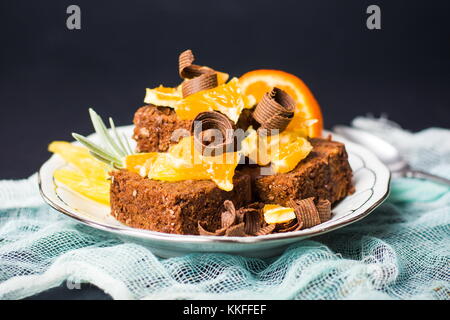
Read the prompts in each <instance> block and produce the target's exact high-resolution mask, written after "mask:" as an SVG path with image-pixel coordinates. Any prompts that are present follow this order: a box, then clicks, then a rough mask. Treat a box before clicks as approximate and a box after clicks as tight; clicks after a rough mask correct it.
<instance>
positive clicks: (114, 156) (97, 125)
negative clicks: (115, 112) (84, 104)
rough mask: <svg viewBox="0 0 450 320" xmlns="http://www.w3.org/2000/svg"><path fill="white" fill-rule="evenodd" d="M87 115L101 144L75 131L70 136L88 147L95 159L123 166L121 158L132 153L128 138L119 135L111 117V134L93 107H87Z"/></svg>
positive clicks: (118, 166)
mask: <svg viewBox="0 0 450 320" xmlns="http://www.w3.org/2000/svg"><path fill="white" fill-rule="evenodd" d="M89 115H90V117H91V121H92V125H93V126H94V129H95V132H96V133H97V134H98V136H99V137H100V140H101V142H102V145H99V144H97V143H95V142H93V141H91V140H89V139H88V138H86V137H84V136H82V135H80V134H77V133H72V136H73V137H74V138H75V139H76V140H77V141H79V142H80V143H81V144H82V145H84V146H85V147H86V148H88V150H89V152H90V153H91V154H92V156H94V157H95V158H96V159H98V160H100V161H102V162H105V163H107V164H108V165H111V166H113V167H115V168H123V158H124V157H126V156H127V155H130V154H133V153H134V152H133V150H132V149H131V147H130V144H129V143H128V139H127V138H126V137H125V135H123V136H122V137H121V136H120V135H119V133H118V132H117V130H116V126H115V125H114V121H113V120H112V119H111V118H109V124H110V125H111V132H112V134H113V136H112V135H111V134H110V132H109V131H108V129H107V127H106V125H105V123H104V122H103V120H102V118H101V117H100V116H99V115H98V114H97V113H96V112H95V111H94V110H93V109H89Z"/></svg>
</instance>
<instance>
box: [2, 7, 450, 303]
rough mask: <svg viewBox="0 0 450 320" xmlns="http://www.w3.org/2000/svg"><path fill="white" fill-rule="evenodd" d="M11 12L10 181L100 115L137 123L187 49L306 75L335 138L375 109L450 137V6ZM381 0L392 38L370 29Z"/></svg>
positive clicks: (234, 66) (6, 112)
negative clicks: (70, 23) (371, 11)
mask: <svg viewBox="0 0 450 320" xmlns="http://www.w3.org/2000/svg"><path fill="white" fill-rule="evenodd" d="M0 3H1V4H0V36H1V37H0V46H1V50H0V58H1V59H0V134H1V137H2V144H3V145H2V148H1V153H0V154H1V156H0V178H1V179H5V178H24V177H27V176H29V175H31V174H32V173H33V172H35V171H36V170H37V169H38V168H39V166H40V165H41V164H42V163H43V162H44V161H45V160H46V159H47V158H48V156H49V154H48V152H47V151H46V148H47V144H48V143H49V142H51V141H52V140H71V136H70V133H71V132H72V131H76V132H79V133H81V134H88V133H90V132H91V131H92V129H91V127H90V121H89V118H88V113H87V108H88V107H93V108H95V109H96V111H98V112H99V113H100V114H102V115H104V116H112V117H113V118H114V119H115V121H116V124H118V125H126V124H130V123H131V120H132V117H133V113H134V111H135V110H136V109H137V108H138V107H140V106H141V105H142V104H143V102H142V101H143V97H144V93H145V88H146V87H155V86H157V85H159V84H165V85H176V84H177V83H178V82H179V81H180V79H179V78H178V75H177V58H178V54H179V52H180V51H182V50H184V49H187V48H191V49H193V50H194V53H195V54H196V56H197V58H198V60H197V62H198V63H200V64H205V65H209V66H211V67H214V68H217V69H218V70H224V71H226V72H228V73H230V74H231V75H233V76H240V75H241V74H243V73H245V72H247V71H249V70H253V69H260V68H272V69H281V70H285V71H288V72H290V73H293V74H296V75H297V76H299V77H301V78H302V79H303V80H304V81H305V82H306V83H307V84H308V85H309V87H310V88H311V90H312V91H313V93H314V94H315V96H316V98H317V100H318V101H319V103H320V105H321V106H322V109H323V113H324V116H325V126H326V127H327V128H331V127H332V126H333V125H335V124H338V123H349V122H350V121H351V120H352V119H353V118H354V117H355V116H357V115H365V114H368V113H371V114H374V115H376V116H379V115H381V114H387V115H388V116H389V118H390V119H392V120H394V121H396V122H398V123H399V124H400V125H401V126H403V127H405V128H407V129H410V130H414V131H416V130H421V129H425V128H428V127H431V126H438V127H446V128H449V127H450V97H449V95H450V90H449V89H450V26H449V25H450V24H449V19H448V17H449V14H450V2H449V1H448V0H442V1H439V0H433V1H411V0H409V1H401V0H389V1H380V0H378V1H364V0H346V1H337V0H336V1H325V0H315V1H298V0H297V1H294V0H292V1H281V0H279V1H263V0H259V1H246V2H244V1H243V0H227V1H182V0H165V1H162V0H161V1H148V0H147V1H144V0H141V1H138V0H128V1H98V0H96V1H93V0H76V1H65V0H53V1H50V0H47V1H23V0H1V2H0ZM70 4H77V5H79V6H80V7H81V20H82V29H81V30H75V31H71V30H68V29H67V28H66V18H67V16H68V15H67V14H66V8H67V7H68V6H69V5H70ZM370 4H377V5H379V6H380V7H381V11H382V30H374V31H371V30H368V29H367V28H366V18H367V14H366V8H367V6H368V5H370ZM58 290H62V291H63V292H66V290H65V289H63V287H62V288H60V289H58ZM83 292H84V291H83ZM88 292H89V290H88ZM72 295H73V294H72ZM63 296H64V295H62V296H60V293H59V291H56V293H53V294H52V293H50V296H46V295H44V296H43V297H53V298H57V297H63ZM74 297H83V295H80V293H76V294H75V296H74ZM93 297H98V293H95V292H94V296H93Z"/></svg>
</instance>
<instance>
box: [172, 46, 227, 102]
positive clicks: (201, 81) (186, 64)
mask: <svg viewBox="0 0 450 320" xmlns="http://www.w3.org/2000/svg"><path fill="white" fill-rule="evenodd" d="M194 60H195V57H194V54H193V53H192V51H191V50H186V51H183V52H182V53H181V54H180V56H179V57H178V72H179V74H180V77H181V78H183V79H185V81H183V83H182V84H181V91H182V93H183V98H185V97H187V96H190V95H191V94H194V93H196V92H199V91H202V90H207V89H212V88H215V87H217V85H218V81H217V73H216V72H215V71H214V70H213V69H211V68H208V67H205V66H198V65H196V64H193V62H194Z"/></svg>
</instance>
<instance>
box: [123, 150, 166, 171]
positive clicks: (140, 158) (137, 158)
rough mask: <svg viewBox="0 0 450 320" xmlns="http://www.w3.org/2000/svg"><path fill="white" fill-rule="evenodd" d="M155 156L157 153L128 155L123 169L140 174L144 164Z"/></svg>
mask: <svg viewBox="0 0 450 320" xmlns="http://www.w3.org/2000/svg"><path fill="white" fill-rule="evenodd" d="M157 155H158V153H157V152H149V153H135V154H130V155H128V156H126V158H125V161H124V162H125V168H126V169H127V170H128V171H131V172H135V173H141V170H142V167H143V166H144V165H145V163H146V162H147V161H148V160H149V159H153V158H155V157H156V156H157Z"/></svg>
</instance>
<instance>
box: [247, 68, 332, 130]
mask: <svg viewBox="0 0 450 320" xmlns="http://www.w3.org/2000/svg"><path fill="white" fill-rule="evenodd" d="M239 83H240V86H241V88H242V90H243V94H244V95H252V96H254V97H255V98H256V101H259V100H261V98H262V96H263V95H264V93H266V92H267V91H269V90H271V89H272V88H273V87H278V88H280V89H282V90H284V91H286V92H287V93H288V94H289V95H291V96H292V98H294V99H295V100H296V101H297V103H298V104H297V108H296V110H295V114H294V118H293V119H292V121H291V123H290V124H289V126H288V128H287V130H297V129H304V128H305V127H307V129H308V135H309V136H311V137H320V136H321V135H322V129H323V119H322V112H321V110H320V106H319V104H318V103H317V101H316V99H315V98H314V96H313V94H312V93H311V91H310V90H309V88H308V87H307V86H306V85H305V83H304V82H303V81H302V80H301V79H299V78H297V77H296V76H294V75H292V74H290V73H287V72H284V71H280V70H263V69H261V70H254V71H250V72H247V73H246V74H244V75H243V76H241V77H240V78H239ZM308 119H317V122H316V123H314V124H311V123H304V120H308Z"/></svg>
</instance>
